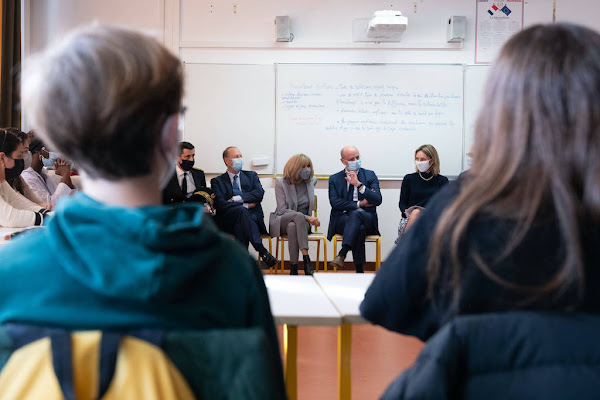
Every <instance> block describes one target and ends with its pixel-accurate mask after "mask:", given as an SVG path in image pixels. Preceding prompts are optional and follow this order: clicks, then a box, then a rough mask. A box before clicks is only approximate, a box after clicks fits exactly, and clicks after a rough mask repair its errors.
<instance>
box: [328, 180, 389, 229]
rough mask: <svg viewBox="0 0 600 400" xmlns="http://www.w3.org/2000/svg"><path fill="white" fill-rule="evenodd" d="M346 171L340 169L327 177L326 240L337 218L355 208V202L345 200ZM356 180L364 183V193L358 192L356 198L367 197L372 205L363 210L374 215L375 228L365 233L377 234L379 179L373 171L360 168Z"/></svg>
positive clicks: (379, 200)
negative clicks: (328, 214)
mask: <svg viewBox="0 0 600 400" xmlns="http://www.w3.org/2000/svg"><path fill="white" fill-rule="evenodd" d="M345 177H346V171H345V170H342V171H340V172H338V173H337V174H334V175H331V176H330V177H329V203H330V204H331V215H330V217H329V229H328V231H327V240H331V238H333V235H335V226H336V223H337V220H338V218H339V217H340V216H341V215H342V214H344V213H345V212H347V211H352V210H356V203H355V202H353V201H348V200H346V193H347V192H348V182H346V179H345ZM358 180H359V181H360V182H362V184H363V185H365V188H366V189H365V193H364V194H361V193H358V200H362V199H367V201H368V202H369V203H371V204H372V205H373V207H366V208H365V211H367V212H370V213H373V214H374V215H375V230H374V231H373V232H367V235H379V224H378V221H377V206H378V205H380V204H381V192H380V191H379V180H378V179H377V175H375V172H373V171H371V170H369V169H364V168H361V169H359V170H358Z"/></svg>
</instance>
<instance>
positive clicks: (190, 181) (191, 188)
mask: <svg viewBox="0 0 600 400" xmlns="http://www.w3.org/2000/svg"><path fill="white" fill-rule="evenodd" d="M175 170H176V171H177V182H179V187H181V184H182V183H183V174H184V173H186V172H187V176H186V181H187V193H186V194H185V197H186V198H188V197H190V196H191V195H193V194H194V193H195V192H196V184H195V183H194V178H193V177H192V171H184V170H182V169H181V168H180V167H179V165H178V166H177V168H175Z"/></svg>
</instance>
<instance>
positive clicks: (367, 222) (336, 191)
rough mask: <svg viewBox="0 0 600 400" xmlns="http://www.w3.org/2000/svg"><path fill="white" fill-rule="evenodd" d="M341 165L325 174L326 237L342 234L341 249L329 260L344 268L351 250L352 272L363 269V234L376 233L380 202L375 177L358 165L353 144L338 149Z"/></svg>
mask: <svg viewBox="0 0 600 400" xmlns="http://www.w3.org/2000/svg"><path fill="white" fill-rule="evenodd" d="M340 155H341V156H342V158H341V160H340V161H341V162H342V164H344V167H345V168H344V169H343V170H342V171H340V172H338V173H337V174H335V175H332V176H331V177H329V202H330V203H331V216H330V218H329V230H328V232H327V240H331V239H332V238H333V235H335V234H341V235H344V240H343V241H342V249H341V250H340V252H339V254H338V255H337V256H336V257H335V258H334V259H333V261H332V262H330V263H329V265H330V266H331V267H338V268H344V260H345V258H346V254H348V251H350V250H352V255H353V256H354V265H355V266H356V272H357V273H362V272H364V269H363V266H364V264H365V236H366V235H378V234H379V230H378V223H377V211H376V207H377V206H378V205H380V204H381V192H380V191H379V180H378V179H377V176H376V175H375V172H373V171H371V170H368V169H364V168H361V167H360V154H359V153H358V149H357V148H356V147H354V146H346V147H344V148H342V151H341V152H340Z"/></svg>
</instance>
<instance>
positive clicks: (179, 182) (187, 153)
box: [163, 142, 206, 204]
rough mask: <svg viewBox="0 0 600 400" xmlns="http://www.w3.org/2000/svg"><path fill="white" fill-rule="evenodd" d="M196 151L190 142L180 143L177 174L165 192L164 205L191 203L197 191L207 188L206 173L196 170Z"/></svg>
mask: <svg viewBox="0 0 600 400" xmlns="http://www.w3.org/2000/svg"><path fill="white" fill-rule="evenodd" d="M195 158H196V149H195V148H194V145H193V144H191V143H189V142H181V143H179V156H178V157H177V163H176V167H175V173H174V174H173V176H172V177H171V179H170V180H169V183H167V186H166V187H165V189H164V190H163V204H173V203H185V202H186V201H190V199H191V198H192V196H193V195H194V193H196V191H197V190H199V189H203V188H206V178H205V176H204V171H202V170H201V169H198V168H194V163H195Z"/></svg>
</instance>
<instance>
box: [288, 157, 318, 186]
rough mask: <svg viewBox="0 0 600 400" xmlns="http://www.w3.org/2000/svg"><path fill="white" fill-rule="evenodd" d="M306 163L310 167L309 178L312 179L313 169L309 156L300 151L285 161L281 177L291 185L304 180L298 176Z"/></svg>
mask: <svg viewBox="0 0 600 400" xmlns="http://www.w3.org/2000/svg"><path fill="white" fill-rule="evenodd" d="M306 165H308V166H309V167H310V179H312V177H313V176H314V175H315V171H314V169H313V164H312V161H311V160H310V157H308V156H307V155H306V154H302V153H300V154H295V155H293V156H291V157H290V159H289V160H288V161H287V162H286V163H285V167H283V179H285V181H286V182H287V183H289V184H291V185H297V184H299V183H302V182H304V180H303V179H302V178H300V170H301V169H302V168H304V167H305V166H306Z"/></svg>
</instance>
